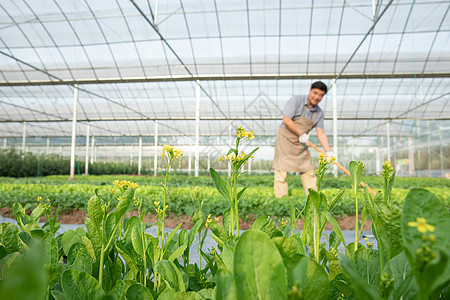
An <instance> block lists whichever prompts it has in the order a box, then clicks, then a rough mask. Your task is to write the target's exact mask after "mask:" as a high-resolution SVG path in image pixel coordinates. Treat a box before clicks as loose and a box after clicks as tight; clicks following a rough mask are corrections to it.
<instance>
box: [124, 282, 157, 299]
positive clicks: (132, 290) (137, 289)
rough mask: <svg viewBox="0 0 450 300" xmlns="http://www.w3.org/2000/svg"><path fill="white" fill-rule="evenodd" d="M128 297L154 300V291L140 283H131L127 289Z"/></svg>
mask: <svg viewBox="0 0 450 300" xmlns="http://www.w3.org/2000/svg"><path fill="white" fill-rule="evenodd" d="M127 298H128V299H136V300H153V296H152V293H150V291H149V290H148V289H147V288H146V287H145V286H143V285H142V284H140V283H135V284H132V285H130V287H129V288H128V290H127Z"/></svg>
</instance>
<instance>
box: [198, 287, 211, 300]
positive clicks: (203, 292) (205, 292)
mask: <svg viewBox="0 0 450 300" xmlns="http://www.w3.org/2000/svg"><path fill="white" fill-rule="evenodd" d="M197 293H198V294H199V295H200V296H201V297H202V299H214V290H213V289H202V290H200V291H198V292H197Z"/></svg>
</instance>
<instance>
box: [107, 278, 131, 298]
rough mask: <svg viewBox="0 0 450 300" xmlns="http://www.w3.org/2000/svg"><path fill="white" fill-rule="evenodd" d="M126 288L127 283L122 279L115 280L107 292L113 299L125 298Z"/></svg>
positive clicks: (127, 286)
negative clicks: (114, 283)
mask: <svg viewBox="0 0 450 300" xmlns="http://www.w3.org/2000/svg"><path fill="white" fill-rule="evenodd" d="M128 288H129V284H128V283H126V282H125V281H123V280H117V282H116V285H115V286H114V287H113V288H112V290H111V291H110V292H109V293H108V295H110V296H112V297H114V299H117V300H126V299H127V298H126V296H127V290H128ZM133 299H137V298H133Z"/></svg>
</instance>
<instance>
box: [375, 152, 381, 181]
mask: <svg viewBox="0 0 450 300" xmlns="http://www.w3.org/2000/svg"><path fill="white" fill-rule="evenodd" d="M375 161H376V170H377V175H378V174H380V173H381V165H382V164H381V158H380V149H379V148H378V147H376V148H375Z"/></svg>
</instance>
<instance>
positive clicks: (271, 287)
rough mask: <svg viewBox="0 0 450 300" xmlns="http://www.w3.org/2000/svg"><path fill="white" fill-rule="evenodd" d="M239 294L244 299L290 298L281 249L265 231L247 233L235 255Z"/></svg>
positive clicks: (242, 237)
mask: <svg viewBox="0 0 450 300" xmlns="http://www.w3.org/2000/svg"><path fill="white" fill-rule="evenodd" d="M234 280H235V284H236V294H237V295H240V296H241V297H242V298H243V299H284V298H286V275H285V268H284V264H283V259H282V257H281V255H280V253H279V252H278V249H277V247H276V246H275V245H274V243H273V242H272V241H271V240H270V239H269V237H268V236H267V235H266V234H265V233H264V232H261V231H258V230H250V231H246V232H244V233H243V234H242V236H241V237H240V239H239V241H238V243H237V245H236V252H235V255H234Z"/></svg>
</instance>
